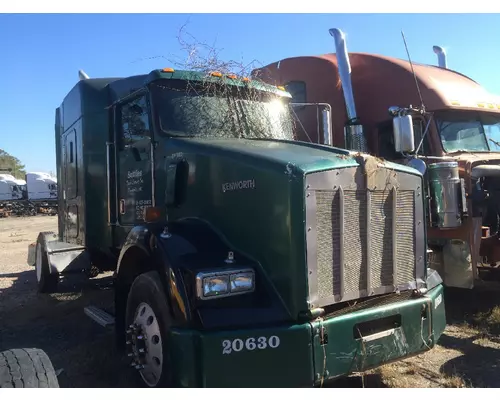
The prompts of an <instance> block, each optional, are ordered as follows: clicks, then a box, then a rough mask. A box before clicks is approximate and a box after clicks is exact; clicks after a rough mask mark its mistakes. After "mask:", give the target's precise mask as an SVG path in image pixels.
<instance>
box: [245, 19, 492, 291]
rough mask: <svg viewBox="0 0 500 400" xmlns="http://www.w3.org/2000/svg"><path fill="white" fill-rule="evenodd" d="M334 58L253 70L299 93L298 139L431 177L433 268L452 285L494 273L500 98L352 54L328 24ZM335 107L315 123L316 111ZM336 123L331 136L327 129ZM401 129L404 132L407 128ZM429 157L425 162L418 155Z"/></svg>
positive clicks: (458, 77) (440, 73)
mask: <svg viewBox="0 0 500 400" xmlns="http://www.w3.org/2000/svg"><path fill="white" fill-rule="evenodd" d="M330 34H331V35H332V36H333V38H334V41H335V46H336V53H335V54H323V55H319V56H298V57H291V58H287V59H284V60H279V61H277V62H274V63H272V64H269V65H267V66H265V67H263V68H260V69H257V70H255V71H253V73H252V75H254V76H258V77H259V78H260V79H262V80H264V81H265V82H268V83H272V84H277V85H283V86H284V87H286V88H287V90H288V91H289V92H290V93H291V94H292V96H293V102H294V103H300V104H299V106H297V107H294V110H295V112H296V115H297V118H298V119H299V121H300V124H299V126H298V127H297V130H296V134H297V138H298V139H299V140H303V141H312V142H314V143H323V144H331V145H333V146H338V147H343V148H346V149H350V150H355V151H358V150H360V151H364V152H369V153H370V154H372V155H374V156H376V157H380V158H383V159H385V160H391V161H394V162H398V163H402V164H408V165H413V166H416V167H417V168H418V169H419V170H421V171H422V172H423V171H425V170H426V171H427V172H426V173H425V178H426V179H425V195H426V196H428V198H429V200H428V203H427V211H428V212H427V219H428V229H427V231H426V236H427V240H428V244H429V247H430V249H431V250H432V257H430V260H431V261H432V265H433V268H435V269H436V270H437V271H438V272H439V273H440V275H441V276H442V278H443V281H444V284H445V285H447V286H450V287H460V288H473V287H474V285H477V284H478V283H483V282H484V280H487V279H490V278H491V277H493V278H495V279H496V278H497V277H498V274H496V272H497V271H500V270H499V269H498V265H499V262H500V236H499V235H500V152H499V150H500V143H499V142H500V97H498V96H496V95H493V94H491V93H488V92H487V91H486V90H485V89H484V88H483V87H482V86H481V85H480V84H478V83H477V82H475V81H474V80H472V79H471V78H469V77H467V76H465V75H463V74H461V73H459V72H457V71H454V70H452V69H450V68H448V66H447V63H446V54H445V52H444V50H443V49H442V48H441V47H439V46H434V48H433V50H434V52H435V53H436V54H437V55H438V63H439V65H438V66H433V65H424V64H418V63H411V62H409V61H405V60H400V59H396V58H392V57H387V56H383V55H377V54H368V53H348V52H347V47H346V43H345V37H344V34H343V32H342V31H340V30H339V29H331V30H330ZM305 103H307V104H325V103H326V104H329V105H331V107H332V109H333V111H332V113H331V115H330V118H329V119H328V120H327V121H326V122H325V123H323V124H320V123H318V121H319V119H318V111H317V107H306V106H302V105H301V104H305ZM330 125H331V127H332V132H333V134H332V135H331V136H329V135H328V131H327V130H325V129H324V126H330ZM403 131H404V132H406V133H404V134H403ZM419 160H422V161H423V162H425V163H426V164H427V166H428V168H427V169H426V168H425V165H422V163H421V161H420V162H419Z"/></svg>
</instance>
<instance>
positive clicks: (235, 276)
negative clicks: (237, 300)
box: [196, 269, 255, 300]
mask: <svg viewBox="0 0 500 400" xmlns="http://www.w3.org/2000/svg"><path fill="white" fill-rule="evenodd" d="M254 289H255V273H254V271H253V270H251V269H244V270H225V271H217V272H200V273H199V274H197V275H196V295H197V297H198V298H199V299H202V300H207V299H211V298H214V297H216V298H220V297H227V296H233V295H237V294H243V293H249V292H252V291H253V290H254Z"/></svg>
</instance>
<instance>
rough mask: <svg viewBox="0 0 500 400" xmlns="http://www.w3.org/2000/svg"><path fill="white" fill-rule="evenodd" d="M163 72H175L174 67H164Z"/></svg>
mask: <svg viewBox="0 0 500 400" xmlns="http://www.w3.org/2000/svg"><path fill="white" fill-rule="evenodd" d="M161 72H174V69H173V68H163V69H162V70H161Z"/></svg>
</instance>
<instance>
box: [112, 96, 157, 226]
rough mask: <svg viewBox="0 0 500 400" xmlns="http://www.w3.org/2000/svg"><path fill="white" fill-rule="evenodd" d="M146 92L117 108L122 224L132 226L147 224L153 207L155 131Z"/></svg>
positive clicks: (119, 215)
mask: <svg viewBox="0 0 500 400" xmlns="http://www.w3.org/2000/svg"><path fill="white" fill-rule="evenodd" d="M146 96H147V95H146V93H143V94H141V95H138V96H137V97H134V98H132V99H130V100H127V101H125V102H123V103H121V104H120V105H118V106H117V110H116V111H117V113H116V118H117V121H116V134H117V137H116V141H117V146H116V147H117V167H118V171H117V183H118V190H117V199H118V210H117V211H118V221H119V223H120V225H122V226H132V225H134V224H137V223H141V222H142V221H143V210H144V207H145V206H148V205H151V204H152V198H151V196H152V187H151V185H152V179H151V146H152V140H151V139H152V138H151V130H150V119H149V113H148V104H147V103H148V102H147V97H146Z"/></svg>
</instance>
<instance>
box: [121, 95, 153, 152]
mask: <svg viewBox="0 0 500 400" xmlns="http://www.w3.org/2000/svg"><path fill="white" fill-rule="evenodd" d="M119 118H120V125H121V140H120V142H121V143H120V148H121V149H124V148H125V146H127V145H129V146H133V145H134V144H136V143H137V142H139V141H141V140H143V139H146V138H148V139H149V138H150V137H151V134H150V127H149V116H148V106H147V102H146V96H144V95H143V96H141V97H138V98H135V99H133V100H132V101H130V102H127V103H125V104H123V105H121V107H120V111H119Z"/></svg>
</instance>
